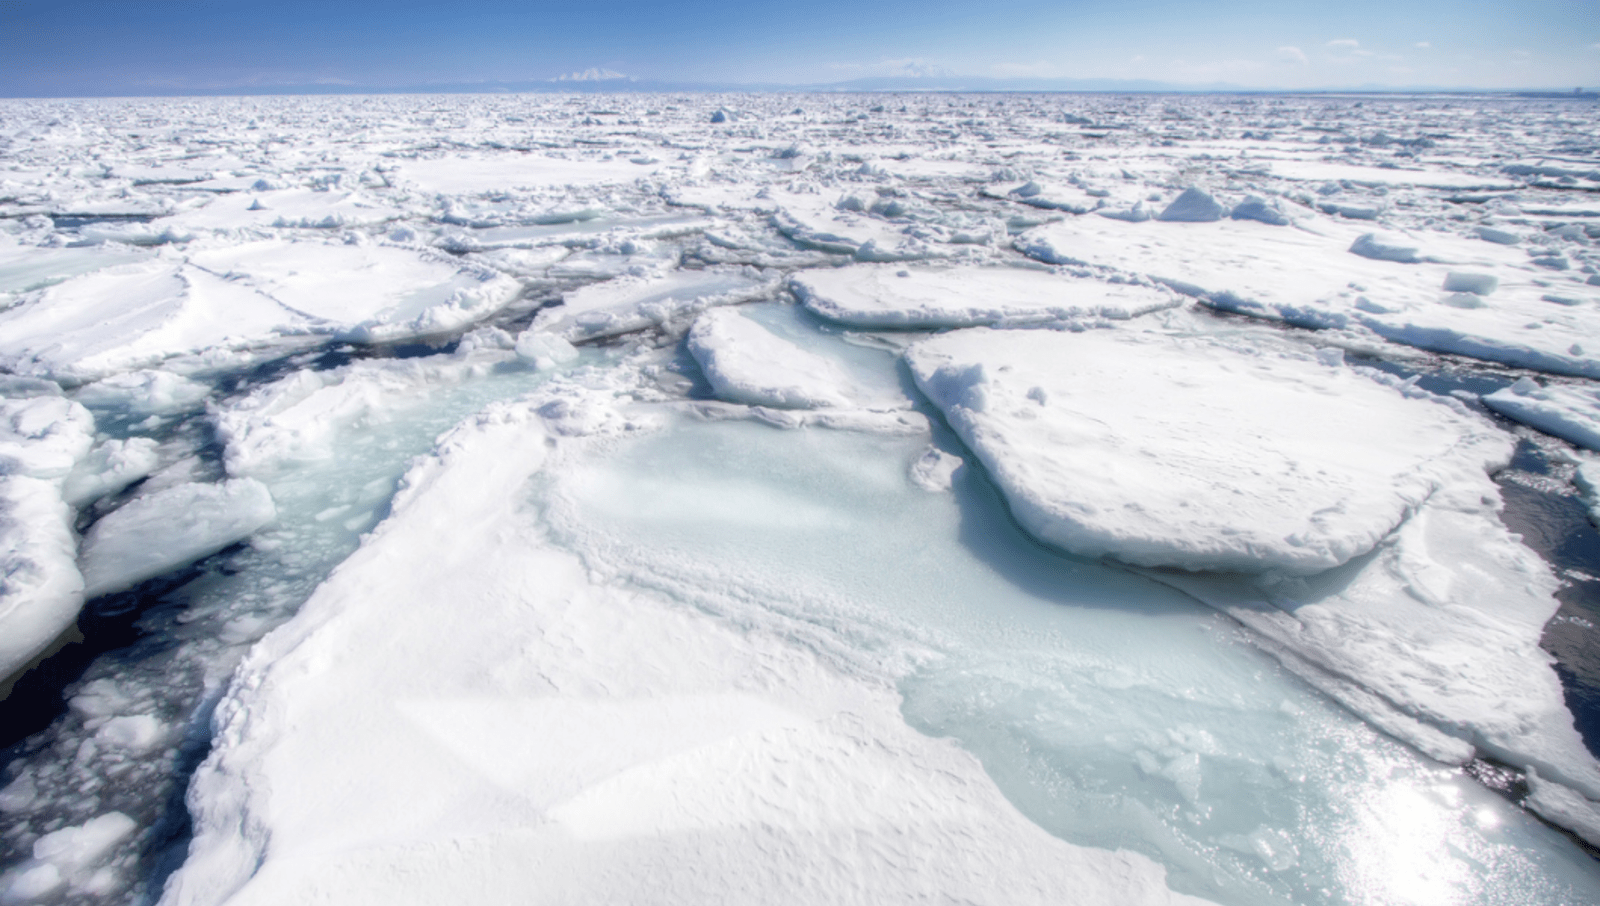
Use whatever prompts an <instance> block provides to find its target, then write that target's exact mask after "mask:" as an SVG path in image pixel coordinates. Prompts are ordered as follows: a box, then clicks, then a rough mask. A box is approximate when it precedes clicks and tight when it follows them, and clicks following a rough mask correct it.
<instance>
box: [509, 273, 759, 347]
mask: <svg viewBox="0 0 1600 906" xmlns="http://www.w3.org/2000/svg"><path fill="white" fill-rule="evenodd" d="M776 289H777V284H776V283H775V282H774V281H771V280H768V279H764V278H762V277H760V276H759V275H757V274H755V273H754V272H751V271H746V270H731V271H720V270H708V271H674V272H672V273H670V274H666V275H656V276H651V277H618V278H617V279H615V280H608V281H606V282H604V283H594V284H591V285H589V286H585V287H583V288H582V289H579V290H576V291H575V292H571V293H568V294H567V295H566V296H565V297H564V298H563V300H562V301H563V304H562V305H561V306H560V307H558V308H551V309H545V310H543V311H541V312H539V316H538V317H537V318H536V319H535V320H534V325H533V326H534V329H536V330H540V331H544V332H546V333H554V334H558V335H560V336H561V337H563V338H564V339H566V340H568V341H571V342H578V341H580V340H589V339H596V338H599V337H609V336H615V335H617V334H623V333H630V332H632V331H635V330H644V329H646V328H650V327H656V326H659V325H664V324H671V323H683V324H687V322H688V321H690V320H691V319H692V318H693V317H694V316H695V315H697V314H699V313H700V312H702V311H704V310H706V309H707V308H711V307H713V306H716V305H734V304H737V303H739V302H749V301H752V300H755V299H761V298H765V297H767V296H770V295H771V294H772V293H773V292H774V291H775V290H776Z"/></svg>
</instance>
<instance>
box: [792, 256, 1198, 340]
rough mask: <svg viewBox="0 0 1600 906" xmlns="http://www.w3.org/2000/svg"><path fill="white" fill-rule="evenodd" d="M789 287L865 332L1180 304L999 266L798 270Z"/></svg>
mask: <svg viewBox="0 0 1600 906" xmlns="http://www.w3.org/2000/svg"><path fill="white" fill-rule="evenodd" d="M790 285H791V286H792V287H793V288H794V290H795V293H796V295H798V296H799V297H800V299H801V301H803V302H804V303H805V306H806V307H807V308H809V309H810V310H811V311H813V312H815V313H816V314H818V315H820V316H821V317H824V318H827V319H828V320H830V321H837V322H839V323H841V324H846V325H849V326H851V327H858V328H868V329H883V328H921V329H929V328H942V327H974V326H979V325H987V324H1004V325H1015V326H1033V325H1040V324H1050V323H1056V322H1070V321H1079V320H1085V319H1089V318H1114V319H1127V318H1131V317H1135V316H1137V315H1142V314H1147V313H1149V312H1152V311H1159V310H1161V309H1164V308H1174V307H1176V306H1178V305H1179V304H1181V300H1180V298H1179V297H1177V296H1176V295H1174V294H1173V293H1171V292H1170V291H1168V290H1166V289H1165V288H1163V287H1152V286H1140V285H1135V284H1127V283H1123V284H1112V283H1106V282H1104V281H1101V280H1094V279H1083V278H1076V277H1072V276H1070V275H1066V274H1053V273H1045V272H1040V271H1033V270H1025V269H1022V268H1004V267H999V268H985V267H952V268H932V267H926V266H915V265H913V266H897V265H892V264H864V265H855V266H851V267H841V268H833V269H823V268H818V269H814V270H808V271H803V272H801V273H799V274H796V275H795V277H794V278H793V279H792V280H791V281H790Z"/></svg>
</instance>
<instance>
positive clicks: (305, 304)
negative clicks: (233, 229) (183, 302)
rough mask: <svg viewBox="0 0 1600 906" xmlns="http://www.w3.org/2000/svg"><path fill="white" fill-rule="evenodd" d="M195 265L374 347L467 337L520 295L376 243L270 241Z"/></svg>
mask: <svg viewBox="0 0 1600 906" xmlns="http://www.w3.org/2000/svg"><path fill="white" fill-rule="evenodd" d="M190 260H191V261H193V262H194V264H196V265H198V266H200V267H203V268H206V269H207V270H209V271H211V272H213V273H218V274H224V275H226V276H227V277H228V279H229V280H230V281H232V282H233V283H235V284H238V285H243V286H249V287H253V288H255V289H256V290H258V291H259V292H261V293H262V294H263V295H265V296H267V297H269V298H271V299H274V300H276V301H277V302H278V303H279V304H281V305H283V306H284V307H285V308H287V309H289V310H290V311H293V312H295V313H296V314H298V315H300V316H301V317H302V318H304V319H305V320H306V322H307V324H308V326H310V327H313V328H316V329H319V330H321V331H323V332H327V333H336V334H338V335H341V336H346V337H349V338H352V339H355V340H359V341H361V342H369V343H370V342H381V341H387V340H395V339H403V338H408V337H416V336H427V335H429V334H440V333H447V332H450V331H455V330H460V329H462V328H464V327H467V326H470V325H471V324H472V323H474V322H476V321H479V320H481V319H483V318H485V317H487V316H488V315H491V314H494V313H495V312H496V311H498V310H499V309H500V308H501V307H503V306H504V305H506V304H507V303H508V302H510V301H511V300H512V299H514V298H515V297H516V295H517V292H518V291H519V287H518V285H517V284H516V282H515V281H512V280H510V279H508V278H506V277H504V276H502V275H501V274H499V273H497V272H495V271H492V270H489V269H487V268H481V267H475V266H472V265H462V264H461V263H460V262H457V261H454V260H452V259H450V258H448V257H446V256H444V255H441V254H437V253H423V252H418V251H416V250H413V249H406V248H399V247H394V246H385V245H376V244H371V243H360V244H351V243H344V242H341V243H331V242H330V243H321V242H307V241H288V242H285V241H281V240H263V241H261V242H253V243H246V244H243V245H238V246H231V247H227V248H219V249H213V250H209V251H203V252H199V253H196V254H194V255H193V256H191V259H190Z"/></svg>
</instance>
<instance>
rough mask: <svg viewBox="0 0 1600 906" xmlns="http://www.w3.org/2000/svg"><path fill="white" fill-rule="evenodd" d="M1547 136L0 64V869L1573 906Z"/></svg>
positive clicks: (1573, 295) (1559, 206)
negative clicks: (129, 73)
mask: <svg viewBox="0 0 1600 906" xmlns="http://www.w3.org/2000/svg"><path fill="white" fill-rule="evenodd" d="M1597 136H1600V107H1597V105H1596V104H1594V103H1593V102H1592V101H1584V100H1581V99H1565V100H1563V99H1519V98H1510V97H1472V96H1407V97H1402V96H1377V95H1372V96H1347V97H1336V96H1326V97H1311V96H1272V95H1253V96H1226V95H1217V96H1200V95H1196V96H1160V95H1132V96H1116V95H1043V94H1041V95H1018V94H990V95H916V94H885V95H848V94H799V95H773V94H766V95H760V94H757V95H706V94H685V95H643V94H639V95H626V94H624V95H581V96H560V95H521V96H469V95H457V96H372V97H262V98H209V99H165V100H138V99H133V100H114V101H112V100H105V101H96V100H80V101H48V102H46V101H20V100H18V101H5V102H0V539H3V543H0V557H3V569H0V676H3V680H0V682H3V684H4V686H3V690H0V691H3V692H4V695H5V698H4V700H3V701H0V715H3V716H0V729H3V730H4V731H5V735H4V738H3V740H0V745H3V746H5V747H6V748H4V749H3V753H0V903H4V904H8V906H9V904H59V903H128V902H132V903H161V904H166V906H211V904H222V903H229V904H241V906H242V904H256V903H261V904H284V903H308V902H323V901H330V902H340V903H383V904H396V903H418V904H422V903H430V904H431V903H440V902H464V901H471V902H478V903H513V902H514V903H570V902H639V903H646V902H649V903H750V902H783V903H830V904H831V903H885V902H908V901H912V900H917V901H928V902H984V903H1062V902H1073V903H1087V904H1100V903H1105V904H1113V903H1114V904H1179V903H1194V904H1199V903H1214V904H1224V906H1256V904H1261V906H1267V904H1329V906H1333V904H1352V906H1353V904H1378V903H1381V904H1419V906H1423V904H1426V906H1440V904H1452V906H1453V904H1462V906H1465V904H1512V903H1515V904H1577V903H1600V861H1597V859H1596V855H1595V854H1596V847H1600V763H1597V761H1596V758H1595V753H1596V752H1597V751H1600V634H1597V631H1596V626H1595V623H1596V622H1597V621H1600V535H1597V534H1596V530H1595V527H1594V520H1596V519H1600V248H1597V242H1600V139H1597Z"/></svg>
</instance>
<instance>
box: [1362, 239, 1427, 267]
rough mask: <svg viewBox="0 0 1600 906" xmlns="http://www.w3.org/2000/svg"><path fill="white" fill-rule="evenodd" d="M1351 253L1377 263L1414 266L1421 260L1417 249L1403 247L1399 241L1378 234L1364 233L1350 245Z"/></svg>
mask: <svg viewBox="0 0 1600 906" xmlns="http://www.w3.org/2000/svg"><path fill="white" fill-rule="evenodd" d="M1350 251H1352V252H1354V253H1355V254H1357V255H1360V256H1361V257H1363V258H1372V259H1374V260H1377V261H1398V262H1400V263H1402V264H1414V263H1416V262H1417V261H1420V260H1421V256H1420V255H1419V254H1418V252H1417V249H1416V247H1414V246H1408V245H1402V244H1400V242H1399V241H1398V240H1394V239H1388V238H1384V237H1380V236H1379V235H1378V234H1377V233H1362V234H1361V236H1360V237H1358V238H1357V239H1356V241H1355V242H1353V243H1351V244H1350Z"/></svg>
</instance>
